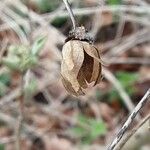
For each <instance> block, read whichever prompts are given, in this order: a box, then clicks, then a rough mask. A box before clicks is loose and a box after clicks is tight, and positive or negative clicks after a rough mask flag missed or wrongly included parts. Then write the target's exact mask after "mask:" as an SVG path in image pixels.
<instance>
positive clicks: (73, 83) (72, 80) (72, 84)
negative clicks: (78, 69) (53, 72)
mask: <svg viewBox="0 0 150 150" xmlns="http://www.w3.org/2000/svg"><path fill="white" fill-rule="evenodd" d="M61 75H62V77H63V79H65V81H66V84H65V87H66V89H69V88H71V89H73V90H74V91H75V92H74V93H79V94H83V93H84V92H83V91H82V89H81V87H80V85H79V82H78V81H77V77H76V76H75V74H74V73H73V72H72V71H69V70H68V68H67V65H66V63H65V62H64V61H62V64H61ZM68 91H69V90H68ZM71 91H72V90H71Z"/></svg>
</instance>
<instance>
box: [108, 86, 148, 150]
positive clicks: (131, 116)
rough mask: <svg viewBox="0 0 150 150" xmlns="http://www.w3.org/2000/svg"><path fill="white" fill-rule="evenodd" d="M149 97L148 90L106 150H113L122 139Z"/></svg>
mask: <svg viewBox="0 0 150 150" xmlns="http://www.w3.org/2000/svg"><path fill="white" fill-rule="evenodd" d="M149 97H150V88H149V89H148V91H147V92H146V93H145V95H144V96H143V98H142V99H141V100H140V102H139V103H138V104H137V106H136V107H135V108H134V110H133V111H132V113H131V114H130V116H129V117H128V119H127V120H126V122H125V123H124V125H123V126H122V128H121V129H120V131H119V132H118V134H117V136H116V138H115V139H114V140H113V142H112V143H111V145H110V146H109V147H108V149H107V150H113V149H114V148H115V146H116V145H117V144H118V142H119V141H120V140H121V138H122V137H123V135H124V134H125V132H126V131H127V129H128V128H129V126H130V125H131V123H132V122H133V120H134V118H135V117H136V115H137V114H138V112H139V111H140V109H141V108H142V107H143V106H144V104H145V103H146V102H147V100H148V98H149Z"/></svg>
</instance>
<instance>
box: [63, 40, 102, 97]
mask: <svg viewBox="0 0 150 150" xmlns="http://www.w3.org/2000/svg"><path fill="white" fill-rule="evenodd" d="M62 57H63V58H62V64H61V75H62V82H63V84H64V87H65V88H66V90H67V91H68V92H69V93H70V94H72V95H75V96H79V95H84V94H85V90H86V89H87V88H88V87H89V85H91V84H92V86H95V85H96V84H98V83H99V82H100V80H101V59H100V55H99V52H98V50H97V49H96V48H95V47H94V46H93V45H92V44H90V43H89V42H86V41H81V40H78V39H76V40H75V39H72V40H70V41H68V42H66V43H65V45H64V46H63V50H62Z"/></svg>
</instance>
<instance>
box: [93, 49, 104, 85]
mask: <svg viewBox="0 0 150 150" xmlns="http://www.w3.org/2000/svg"><path fill="white" fill-rule="evenodd" d="M94 48H95V47H94ZM95 49H96V48H95ZM96 51H97V55H98V57H99V58H100V54H99V52H98V50H97V49H96ZM101 72H102V65H101V63H99V69H98V76H97V79H96V80H95V84H94V85H96V84H98V83H99V82H100V81H101V79H102V75H101Z"/></svg>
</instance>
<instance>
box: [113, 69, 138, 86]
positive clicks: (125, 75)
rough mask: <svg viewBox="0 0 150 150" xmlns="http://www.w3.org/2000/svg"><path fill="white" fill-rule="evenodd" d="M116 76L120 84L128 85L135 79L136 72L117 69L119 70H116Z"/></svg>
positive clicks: (136, 77)
mask: <svg viewBox="0 0 150 150" xmlns="http://www.w3.org/2000/svg"><path fill="white" fill-rule="evenodd" d="M116 77H117V79H118V80H119V81H120V83H121V84H122V86H123V87H128V86H130V85H132V84H133V83H134V82H135V81H137V79H138V74H137V73H130V72H124V71H119V72H117V74H116Z"/></svg>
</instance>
